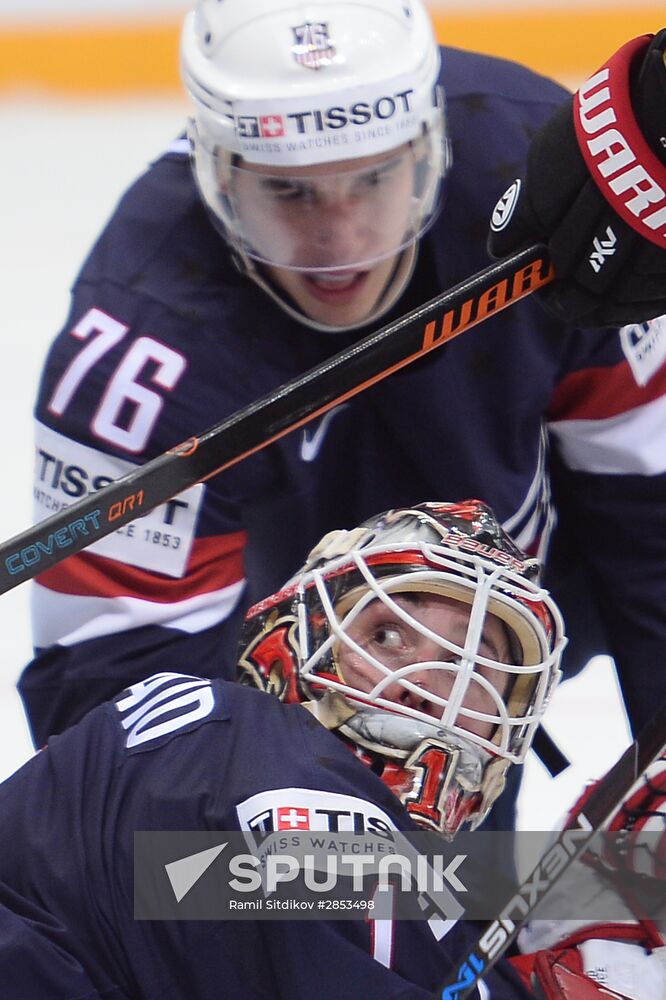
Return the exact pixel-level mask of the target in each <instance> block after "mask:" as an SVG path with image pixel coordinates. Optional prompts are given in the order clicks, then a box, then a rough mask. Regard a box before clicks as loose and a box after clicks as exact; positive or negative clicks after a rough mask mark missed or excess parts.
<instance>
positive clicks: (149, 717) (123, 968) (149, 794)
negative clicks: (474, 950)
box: [0, 674, 528, 1000]
mask: <svg viewBox="0 0 666 1000" xmlns="http://www.w3.org/2000/svg"><path fill="white" fill-rule="evenodd" d="M295 801H297V804H298V806H299V809H298V812H299V815H301V816H302V815H304V814H306V813H307V814H308V815H312V816H314V814H315V813H316V815H317V816H318V817H319V818H320V819H322V822H324V825H319V826H314V825H312V826H311V827H310V828H312V829H321V830H325V829H331V830H334V829H335V830H339V831H341V832H344V831H346V830H352V829H354V828H358V826H357V824H358V817H359V816H363V817H367V825H368V827H369V826H370V820H371V819H373V821H374V822H376V823H379V822H383V823H384V824H385V828H387V829H393V830H395V829H398V830H400V829H403V830H404V829H410V828H412V824H411V821H410V819H409V817H408V816H407V814H406V813H405V812H404V811H403V808H402V806H401V805H400V803H399V802H398V800H397V799H396V798H395V797H394V796H393V795H392V793H391V792H390V791H389V790H388V788H387V787H386V786H385V785H384V784H383V783H382V781H381V780H380V779H379V778H378V777H376V776H375V775H374V774H373V773H372V771H370V769H369V768H366V767H365V765H363V764H361V763H360V761H359V760H358V759H357V758H356V757H355V756H354V755H353V754H352V753H351V751H350V750H349V749H348V748H347V747H346V746H345V745H344V744H343V743H342V742H341V741H340V740H339V739H338V738H337V737H335V736H333V735H332V734H331V733H329V732H327V731H326V730H325V729H324V728H323V727H322V726H321V725H320V724H319V723H318V722H316V721H315V720H314V718H313V717H312V716H311V715H310V714H309V713H308V712H307V711H306V710H305V709H304V708H303V707H302V706H300V705H291V706H285V705H282V704H281V703H280V702H279V701H278V700H277V699H275V698H273V697H272V696H270V695H266V694H263V693H262V692H259V691H256V690H253V689H249V688H245V687H242V686H241V685H239V684H235V683H228V682H225V681H222V680H216V681H212V682H211V681H208V680H206V679H201V678H196V677H187V676H184V675H173V674H163V675H160V676H156V677H154V678H151V679H150V680H149V681H147V682H146V683H143V684H142V683H139V684H137V685H136V686H134V688H133V689H131V690H128V691H126V692H123V694H122V695H121V696H120V697H119V698H118V699H116V701H115V702H113V703H106V704H104V705H102V706H100V707H98V708H97V709H94V710H93V711H92V712H91V713H89V714H88V715H87V716H86V718H85V719H84V720H83V721H82V722H81V723H80V724H79V725H77V726H75V727H72V728H71V729H69V730H68V732H67V733H65V734H64V735H62V736H57V737H54V738H53V739H52V740H51V741H50V742H49V744H48V746H47V747H46V748H45V749H44V750H42V751H41V752H40V753H38V754H37V755H36V757H34V758H33V759H32V760H31V761H29V762H28V764H26V765H25V766H24V767H23V768H22V769H21V770H20V771H19V772H17V773H16V774H15V775H13V776H12V777H11V778H10V779H9V780H8V781H6V782H5V783H4V784H3V785H2V786H0V843H1V844H2V850H1V851H0V983H1V984H2V987H1V989H0V992H1V994H2V997H3V1000H36V998H37V997H39V1000H97V998H102V997H103V998H105V1000H220V998H222V997H224V998H229V1000H232V998H233V1000H268V998H275V1000H278V998H284V1000H299V998H301V1000H312V998H313V997H317V998H318V1000H327V998H330V1000H359V998H361V997H363V998H364V1000H388V998H395V1000H398V998H400V1000H408V998H409V1000H427V998H428V997H429V996H432V993H433V991H434V990H435V989H436V988H437V986H438V984H440V983H441V981H442V979H443V978H444V977H445V976H447V975H449V974H450V973H451V971H452V970H453V969H455V967H456V963H457V962H458V963H459V962H460V961H461V960H462V958H463V957H464V955H465V953H466V950H467V947H468V946H469V945H471V944H472V942H473V940H474V939H475V937H476V936H477V935H478V932H479V928H478V926H476V925H474V924H471V923H464V922H457V923H456V922H452V921H448V922H446V926H445V922H443V921H442V922H441V923H442V927H441V928H440V929H439V930H436V929H431V926H430V924H429V923H428V922H426V921H420V920H408V921H391V920H383V921H382V922H381V923H382V927H381V933H380V932H379V931H377V932H376V933H373V928H372V923H373V922H372V921H368V920H367V919H365V918H364V917H361V918H360V919H359V920H358V921H356V920H339V921H330V920H329V921H326V920H321V921H319V920H310V921H296V922H293V921H290V920H279V921H267V920H264V921H257V920H254V921H253V920H219V921H212V920H164V921H161V920H136V919H134V891H133V877H134V872H133V856H134V855H133V844H134V831H158V830H178V831H197V830H204V831H233V830H241V829H244V830H249V829H252V825H251V824H252V817H254V816H256V815H262V816H263V815H265V814H266V813H267V812H270V813H271V815H273V814H275V815H277V816H278V817H279V816H280V814H281V812H285V811H286V807H291V809H290V811H291V812H293V806H294V802H295ZM341 803H343V805H342V806H341ZM281 806H282V807H284V808H283V809H281ZM354 816H356V821H355V822H356V827H353V826H351V825H350V824H351V823H352V822H354V821H353V817H354ZM333 818H334V820H335V825H334V826H333V825H331V824H332V823H333ZM326 821H327V822H328V823H329V826H328V827H327V826H326ZM345 823H347V825H345ZM277 828H279V827H277ZM451 924H452V926H451ZM527 995H528V994H527V992H526V991H525V990H524V989H523V987H522V986H521V985H520V981H519V979H518V978H517V976H516V974H515V973H514V971H513V969H512V968H511V967H510V966H509V965H508V964H507V963H504V962H500V964H499V965H498V966H497V967H496V969H495V970H494V971H493V972H491V973H490V974H489V975H488V978H487V983H485V984H482V987H481V993H480V997H481V1000H521V998H523V997H526V996H527Z"/></svg>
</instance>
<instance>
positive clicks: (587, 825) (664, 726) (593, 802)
mask: <svg viewBox="0 0 666 1000" xmlns="http://www.w3.org/2000/svg"><path fill="white" fill-rule="evenodd" d="M665 750H666V705H662V706H661V708H660V710H659V711H658V712H657V713H656V714H655V715H654V716H653V717H652V719H651V720H650V721H649V722H648V723H647V725H646V726H645V727H644V728H643V729H642V730H641V732H640V733H639V734H638V736H637V737H636V739H635V740H634V742H633V743H632V744H631V745H630V746H629V747H627V749H626V750H625V752H624V753H623V754H622V756H621V757H620V759H619V760H618V761H617V762H616V763H615V764H614V765H613V767H612V768H611V769H610V771H608V772H607V773H606V774H605V775H604V776H603V778H601V779H600V780H599V781H598V782H597V783H596V785H594V786H593V787H592V790H591V791H590V793H589V795H588V797H587V798H586V799H585V802H584V803H583V805H582V806H581V808H580V809H579V810H578V812H576V813H575V814H573V815H572V816H570V817H569V818H568V821H567V826H566V828H565V829H564V830H562V832H561V833H560V834H559V836H558V837H557V839H556V840H554V842H553V843H552V845H551V846H550V847H549V848H548V850H547V851H546V853H545V854H544V856H543V857H542V858H541V860H540V861H539V863H538V864H537V866H536V868H534V870H533V871H532V872H530V874H529V875H528V876H527V878H526V879H525V881H524V882H523V883H522V885H521V886H520V887H519V889H518V891H517V892H516V894H515V895H514V896H513V898H512V899H511V900H510V901H509V903H507V905H506V906H505V907H504V909H503V911H502V913H501V914H500V915H499V917H497V918H496V919H495V920H492V921H490V923H488V924H487V925H486V926H485V927H484V929H483V932H482V933H481V935H480V937H479V939H478V941H477V942H476V944H475V945H474V946H473V947H472V948H471V949H470V950H469V951H468V952H467V954H466V955H465V957H464V959H463V960H462V962H461V963H460V965H459V966H458V968H457V969H456V972H455V973H454V975H453V976H451V978H449V979H448V980H447V981H446V982H445V983H442V985H441V986H440V987H439V989H438V991H437V993H436V994H435V997H436V998H437V1000H464V997H468V996H469V995H470V994H471V993H472V991H473V990H475V989H476V986H477V984H478V982H479V980H481V979H483V978H484V976H486V975H487V973H488V971H489V970H490V969H491V968H492V967H493V965H494V964H495V963H496V962H497V961H498V959H500V958H501V957H502V955H504V953H505V952H506V950H507V948H508V947H509V945H510V944H511V943H512V942H513V941H514V940H515V938H516V937H517V936H518V932H519V931H520V929H521V927H523V926H524V925H525V924H526V923H527V921H528V919H529V918H530V916H531V915H532V914H533V912H534V910H535V909H536V907H537V906H538V905H539V903H540V902H541V901H542V900H543V899H544V898H545V896H546V895H547V893H548V892H549V891H550V889H552V887H553V885H554V884H555V883H556V882H557V880H558V879H559V877H560V876H561V875H562V873H563V872H564V871H565V870H566V869H567V868H568V867H569V865H570V864H571V863H572V862H573V861H575V860H576V858H578V857H580V855H581V854H582V853H583V851H584V850H585V847H586V846H587V844H589V842H590V840H591V839H592V837H593V836H594V835H595V834H596V833H598V831H599V830H600V829H601V828H603V826H604V824H605V823H606V821H607V820H608V819H609V818H610V817H611V816H612V815H613V813H615V812H616V810H617V809H619V808H620V806H621V805H622V802H623V801H624V799H625V798H626V796H627V794H628V792H629V790H630V789H631V787H632V785H633V784H634V782H635V781H636V780H637V779H638V778H639V777H640V775H641V774H643V772H644V771H645V770H646V768H647V767H649V765H650V764H651V763H652V762H653V761H654V760H657V758H658V757H659V756H660V755H661V754H662V753H663V752H664V751H665Z"/></svg>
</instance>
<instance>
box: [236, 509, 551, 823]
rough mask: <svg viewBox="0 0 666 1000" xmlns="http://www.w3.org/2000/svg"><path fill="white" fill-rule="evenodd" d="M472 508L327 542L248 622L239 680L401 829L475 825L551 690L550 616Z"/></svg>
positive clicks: (493, 527)
mask: <svg viewBox="0 0 666 1000" xmlns="http://www.w3.org/2000/svg"><path fill="white" fill-rule="evenodd" d="M537 569H538V564H537V563H536V562H535V561H534V560H531V559H528V558H526V557H525V556H524V555H523V553H521V552H520V550H519V549H517V548H516V546H515V545H514V544H513V543H512V541H511V540H510V539H509V537H508V536H507V535H506V534H505V533H504V532H503V531H502V529H501V527H500V526H499V524H498V523H497V521H496V520H495V518H494V515H493V514H492V512H491V511H490V510H489V508H487V507H486V506H485V505H484V504H481V503H480V502H478V501H468V502H465V503H462V504H443V503H439V504H421V505H419V506H417V507H415V508H412V509H409V510H407V509H405V510H394V511H388V512H387V513H386V514H383V515H381V516H380V517H379V518H376V519H374V520H373V521H370V522H367V523H366V524H365V525H363V526H362V527H361V528H358V529H356V530H354V531H351V532H345V531H342V532H333V533H332V534H331V535H329V536H326V538H324V539H323V540H322V542H321V543H320V544H319V545H318V546H317V547H316V548H315V549H314V550H313V552H312V553H311V554H310V556H309V558H308V561H307V563H306V565H305V567H304V568H303V570H302V571H301V572H300V573H299V574H298V575H297V576H296V577H295V578H294V580H292V581H291V582H290V584H288V585H287V586H286V587H285V588H284V589H283V590H282V591H280V592H279V593H278V594H275V595H274V596H273V597H271V598H269V599H268V600H266V601H263V602H261V603H260V604H259V605H256V606H255V607H254V608H252V609H251V610H250V612H249V613H248V616H247V619H246V624H245V629H244V634H243V638H242V655H241V660H240V666H241V671H242V674H243V676H244V678H245V680H246V681H250V682H251V683H254V684H256V685H257V686H259V687H261V688H263V689H265V690H268V691H272V692H273V693H275V694H277V695H278V697H280V698H281V699H283V700H285V701H301V702H304V703H306V704H307V707H308V708H309V709H310V711H312V713H313V714H314V715H315V716H316V718H317V719H318V720H319V721H320V722H321V723H322V724H323V725H324V726H326V727H327V728H328V729H331V730H334V731H336V732H337V733H338V734H339V735H340V736H342V737H343V738H344V739H345V740H347V741H348V742H349V743H350V744H351V745H352V747H353V749H354V750H355V752H356V753H357V754H358V756H359V757H360V758H361V759H362V760H364V761H365V763H367V764H369V765H370V766H372V768H373V770H374V771H375V772H376V773H378V774H380V776H381V777H382V780H383V781H384V782H385V783H386V784H388V785H389V787H390V788H391V789H392V791H394V793H395V794H396V795H397V796H398V798H400V799H401V801H402V802H403V804H404V805H405V807H406V808H407V811H408V812H409V813H411V815H412V817H413V818H414V819H415V821H416V822H417V823H419V824H421V825H423V826H427V827H429V828H435V829H437V830H440V831H441V832H443V833H445V834H446V835H448V836H452V835H453V834H454V833H455V832H456V831H457V830H458V829H459V828H460V826H461V825H462V824H463V823H469V824H470V825H471V826H472V827H474V826H476V825H478V823H480V822H481V820H482V819H483V818H484V816H485V815H486V814H487V812H488V810H489V809H490V807H491V805H492V803H493V802H494V800H495V799H496V798H497V796H498V795H499V793H500V792H501V790H502V788H503V786H504V780H505V773H506V770H507V768H508V766H509V765H510V764H511V763H521V762H522V761H524V759H525V756H526V754H527V751H528V749H529V747H530V745H531V742H532V739H533V737H534V734H535V732H536V729H537V727H538V725H539V723H540V721H541V718H542V716H543V713H544V711H545V708H546V704H547V702H548V699H549V697H550V695H551V693H552V690H553V688H554V686H555V684H556V682H557V680H558V678H559V660H560V657H561V652H562V649H563V646H564V642H565V640H564V638H563V633H562V622H561V618H560V615H559V612H558V610H557V608H556V606H555V605H554V603H553V601H552V600H551V598H550V597H549V595H548V594H547V592H546V591H544V590H543V589H542V588H540V587H539V586H538V585H537V584H536V583H535V582H534V577H535V574H536V572H537Z"/></svg>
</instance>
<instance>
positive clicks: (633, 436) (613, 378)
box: [548, 361, 666, 476]
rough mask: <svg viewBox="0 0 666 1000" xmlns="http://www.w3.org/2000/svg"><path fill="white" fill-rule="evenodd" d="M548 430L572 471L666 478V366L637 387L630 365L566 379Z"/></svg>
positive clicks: (551, 411) (555, 397) (555, 399)
mask: <svg viewBox="0 0 666 1000" xmlns="http://www.w3.org/2000/svg"><path fill="white" fill-rule="evenodd" d="M548 426H549V428H550V430H551V432H552V434H553V436H554V438H555V440H556V442H557V444H558V447H559V449H560V452H561V454H562V457H563V458H564V461H565V462H566V464H567V465H568V466H569V468H571V469H574V470H576V471H580V472H593V473H599V474H610V475H645V476H655V475H658V474H660V473H662V472H666V452H665V451H664V445H663V429H664V427H665V426H666V365H663V364H662V365H661V366H660V367H659V368H658V369H657V371H656V373H655V374H654V375H653V376H652V377H651V378H650V380H649V381H648V382H647V383H646V384H645V385H638V384H637V382H636V380H635V378H634V375H633V374H632V370H631V368H630V366H629V364H628V363H627V362H624V361H623V362H622V363H621V364H618V365H614V366H611V367H601V366H600V367H597V368H586V369H583V370H581V371H578V372H573V373H572V374H570V375H567V376H566V377H565V378H564V379H563V380H562V382H561V383H560V384H559V386H558V388H557V390H556V391H555V393H554V395H553V398H552V400H551V405H550V408H549V423H548Z"/></svg>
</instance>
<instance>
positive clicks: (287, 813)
mask: <svg viewBox="0 0 666 1000" xmlns="http://www.w3.org/2000/svg"><path fill="white" fill-rule="evenodd" d="M277 828H278V830H309V829H310V810H309V809H298V808H297V807H296V806H281V807H280V808H279V809H278V811H277Z"/></svg>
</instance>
